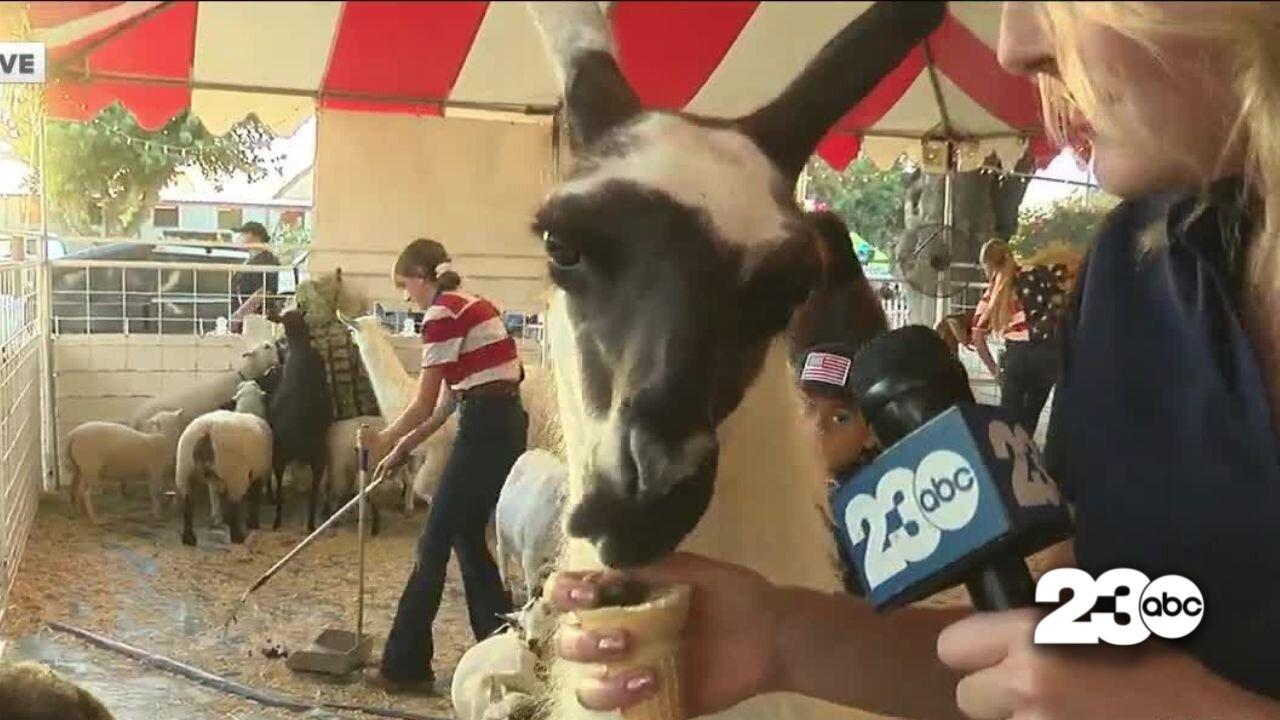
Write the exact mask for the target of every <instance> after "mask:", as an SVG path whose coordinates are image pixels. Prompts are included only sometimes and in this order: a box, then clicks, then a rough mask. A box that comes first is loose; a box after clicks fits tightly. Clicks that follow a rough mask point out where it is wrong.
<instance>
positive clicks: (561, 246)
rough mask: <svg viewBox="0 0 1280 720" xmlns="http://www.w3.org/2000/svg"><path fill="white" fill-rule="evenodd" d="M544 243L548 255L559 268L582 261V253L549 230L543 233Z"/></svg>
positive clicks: (571, 265)
mask: <svg viewBox="0 0 1280 720" xmlns="http://www.w3.org/2000/svg"><path fill="white" fill-rule="evenodd" d="M542 243H543V246H544V247H545V248H546V250H547V257H548V258H550V259H551V262H552V263H553V264H554V265H555V266H556V267H558V268H571V267H575V266H577V264H578V263H580V262H582V253H580V252H578V250H577V249H576V248H574V247H573V246H571V245H569V244H568V243H566V242H564V241H563V240H560V239H559V238H557V237H556V236H555V235H552V234H551V233H549V232H544V233H542Z"/></svg>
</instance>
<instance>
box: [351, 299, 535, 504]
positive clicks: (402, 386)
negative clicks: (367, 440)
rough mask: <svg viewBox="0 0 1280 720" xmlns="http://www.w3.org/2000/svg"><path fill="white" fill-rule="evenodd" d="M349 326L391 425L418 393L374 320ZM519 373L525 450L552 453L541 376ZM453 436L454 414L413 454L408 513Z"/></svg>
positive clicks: (444, 459)
mask: <svg viewBox="0 0 1280 720" xmlns="http://www.w3.org/2000/svg"><path fill="white" fill-rule="evenodd" d="M349 325H350V326H351V327H352V328H353V332H352V337H353V338H354V339H355V343H356V347H357V348H359V349H360V359H361V360H362V361H363V362H364V366H365V369H366V370H367V371H368V373H369V379H370V381H371V382H372V384H373V393H374V396H375V397H376V398H377V399H378V408H379V409H380V410H381V411H382V417H383V419H384V420H385V421H387V422H392V421H394V420H395V419H396V417H398V416H399V415H400V413H401V412H403V411H404V409H405V408H406V407H408V406H409V403H410V402H412V401H413V396H414V394H415V393H417V391H418V380H417V378H416V377H414V376H412V375H410V374H409V371H408V370H406V369H405V367H404V363H402V362H401V361H400V357H399V355H397V354H396V349H395V345H393V344H392V342H391V335H390V334H389V333H388V332H387V331H386V329H385V328H383V327H382V324H381V323H380V322H379V321H378V318H376V317H374V316H371V315H370V316H365V317H361V318H356V319H355V320H352V321H350V322H349ZM525 373H526V377H525V380H524V382H523V383H521V386H520V396H521V399H522V400H523V401H524V407H525V410H526V412H528V414H529V447H531V448H542V449H545V450H552V451H554V450H557V449H558V443H559V441H558V435H557V430H556V421H555V418H556V415H555V413H554V412H553V410H552V407H551V399H552V398H551V392H550V388H549V387H548V384H547V379H546V376H545V374H544V373H542V372H541V370H540V369H539V368H525ZM442 392H443V391H442ZM457 435H458V414H457V413H454V414H453V415H452V416H450V417H449V419H448V420H446V421H445V424H444V425H442V426H441V427H440V429H439V430H437V431H435V432H434V433H432V435H431V437H429V438H427V440H426V441H425V442H424V443H423V444H422V445H421V446H420V447H419V448H418V450H417V451H416V453H415V454H416V455H418V456H420V457H421V458H422V464H421V466H419V468H418V470H417V472H416V473H415V474H414V478H413V484H412V492H409V493H406V497H405V505H406V510H412V508H413V496H414V495H417V496H418V497H419V498H423V499H426V498H430V497H431V495H433V494H434V493H435V491H436V488H438V487H439V485H440V476H441V475H442V474H443V473H444V468H445V465H446V464H447V463H448V461H449V455H450V454H451V453H452V452H453V442H454V439H455V438H457Z"/></svg>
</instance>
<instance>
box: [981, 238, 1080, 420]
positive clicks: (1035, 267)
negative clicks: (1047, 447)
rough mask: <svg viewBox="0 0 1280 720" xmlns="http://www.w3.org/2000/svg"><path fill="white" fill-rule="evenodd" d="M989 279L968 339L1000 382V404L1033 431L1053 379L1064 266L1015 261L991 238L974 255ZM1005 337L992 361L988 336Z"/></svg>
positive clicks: (1063, 294) (1064, 285) (1065, 277)
mask: <svg viewBox="0 0 1280 720" xmlns="http://www.w3.org/2000/svg"><path fill="white" fill-rule="evenodd" d="M978 258H979V260H980V261H981V263H982V268H983V270H984V271H986V274H987V280H988V281H989V282H990V284H989V285H988V286H987V290H986V292H984V293H983V295H982V299H981V300H980V301H978V306H977V307H976V308H975V309H974V312H973V327H972V329H971V331H970V341H971V342H972V343H973V346H974V349H975V350H976V351H977V353H978V357H979V358H981V359H982V363H983V364H984V365H986V367H987V370H988V371H989V372H990V373H991V375H992V377H994V378H995V379H996V381H997V382H998V383H999V385H1000V405H1001V407H1003V408H1004V409H1005V411H1006V412H1008V413H1009V415H1010V417H1012V418H1013V419H1014V420H1016V421H1018V422H1019V423H1020V424H1021V425H1022V426H1023V427H1025V428H1026V429H1027V432H1028V433H1030V434H1032V435H1034V434H1035V429H1036V425H1037V424H1039V422H1040V413H1041V412H1042V411H1043V410H1044V404H1045V401H1046V400H1048V399H1049V392H1050V391H1051V390H1053V385H1054V383H1056V382H1057V379H1058V344H1057V342H1056V340H1057V335H1058V333H1057V330H1058V324H1059V322H1060V320H1061V317H1062V311H1063V309H1064V308H1065V306H1066V288H1067V280H1068V270H1067V267H1066V266H1065V265H1063V264H1055V265H1053V266H1047V265H1040V264H1035V263H1029V264H1028V265H1027V266H1025V267H1023V266H1019V264H1018V262H1017V260H1016V259H1015V258H1014V256H1013V251H1011V250H1010V249H1009V246H1008V245H1007V244H1005V243H1004V242H1003V241H1000V240H991V241H989V242H987V243H986V244H985V245H983V246H982V250H981V252H980V253H979V255H978ZM991 334H996V335H999V336H1001V337H1002V338H1003V339H1004V348H1005V349H1004V355H1003V357H1002V358H1001V362H1000V365H999V366H997V364H996V362H995V360H994V358H992V356H991V348H990V346H989V345H988V344H987V337H988V336H989V335H991Z"/></svg>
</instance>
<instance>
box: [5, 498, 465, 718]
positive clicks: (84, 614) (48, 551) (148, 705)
mask: <svg viewBox="0 0 1280 720" xmlns="http://www.w3.org/2000/svg"><path fill="white" fill-rule="evenodd" d="M202 495H203V493H197V497H199V498H200V499H201V500H202V502H200V503H198V504H197V511H196V527H197V531H198V536H199V540H200V545H199V546H198V547H195V548H190V547H186V546H184V545H182V544H181V543H180V542H179V527H180V521H179V519H178V515H179V514H178V512H177V510H176V509H173V508H170V509H169V510H167V511H166V518H165V519H164V520H153V519H152V518H151V516H150V511H149V503H148V501H147V499H146V490H145V487H141V486H137V485H134V486H131V487H130V495H129V497H127V498H123V499H122V498H121V497H120V488H119V486H118V485H115V486H112V487H107V488H102V489H100V490H99V491H98V492H97V493H96V494H95V509H96V510H97V513H98V515H99V518H100V519H101V520H102V524H101V525H100V526H98V527H94V526H93V525H90V524H89V523H88V522H87V521H86V520H84V519H82V518H79V517H76V516H74V515H73V511H72V509H71V505H70V502H69V501H68V500H67V498H66V496H65V495H57V496H46V497H44V498H43V499H42V502H41V505H40V510H39V514H38V516H37V520H36V524H35V529H34V531H33V533H32V536H31V539H30V541H29V544H28V546H27V550H26V553H25V556H24V558H23V561H22V567H21V569H20V571H19V575H18V579H17V582H16V584H15V586H14V588H13V592H12V593H11V595H10V598H9V607H8V610H7V612H6V615H5V620H4V625H3V626H2V627H0V639H3V640H0V642H4V641H5V640H7V648H6V650H5V653H4V654H5V659H11V658H20V659H35V660H41V659H42V658H43V659H45V660H46V661H51V662H50V664H51V665H52V666H53V667H54V668H55V669H56V670H60V671H62V672H64V673H68V674H69V675H70V676H71V677H72V679H73V680H76V681H83V684H84V685H85V686H86V687H87V688H89V689H90V690H91V691H93V692H95V694H99V691H101V693H102V694H101V695H100V696H101V699H102V700H103V702H104V703H105V704H107V705H108V706H109V707H111V708H112V710H113V711H116V712H117V713H118V714H117V718H119V720H133V719H134V718H137V719H139V720H141V719H143V718H145V719H146V720H156V719H157V718H167V717H193V718H195V717H199V718H203V717H210V718H223V717H225V718H242V719H245V720H248V719H249V718H262V719H264V720H267V719H274V718H285V717H289V718H296V717H299V715H297V714H294V713H291V712H289V711H286V710H271V709H268V708H264V707H262V706H260V705H257V704H255V703H251V702H248V701H240V700H235V699H234V698H231V697H229V696H226V695H222V694H220V693H216V692H215V691H212V690H209V691H205V690H204V689H203V688H201V687H199V686H197V685H194V684H193V683H190V682H188V681H186V680H184V679H181V678H175V677H174V676H171V675H167V674H163V673H158V672H152V671H150V670H147V669H146V668H144V667H143V666H142V665H140V664H137V663H134V662H132V661H129V660H121V659H120V656H116V655H114V654H112V653H109V652H106V651H101V650H97V649H94V648H91V647H90V646H89V645H87V644H85V643H83V642H82V641H80V640H77V639H74V638H71V637H70V636H68V635H65V634H62V633H57V632H55V631H53V630H51V629H49V628H47V627H46V626H45V623H46V622H48V621H52V620H61V621H63V622H65V623H68V624H71V625H76V626H79V627H82V628H85V629H88V630H92V631H94V632H97V633H99V634H103V635H107V636H109V637H112V638H114V639H117V640H120V641H123V642H126V643H129V644H131V645H134V646H135V647H138V648H141V649H143V650H146V651H148V652H152V653H156V654H160V655H164V656H167V657H170V658H173V659H175V660H179V661H181V662H184V663H187V664H190V665H193V666H195V667H197V668H200V669H202V670H206V671H208V672H212V673H216V674H218V675H222V676H224V677H226V678H228V679H231V680H234V681H236V682H240V683H243V684H246V685H249V686H251V687H254V688H257V689H262V690H270V691H275V692H277V693H280V694H283V695H286V696H290V697H293V698H302V699H304V700H315V701H325V702H340V703H356V704H363V705H372V706H380V707H395V708H396V709H400V710H407V711H411V712H415V713H420V714H423V715H429V716H436V717H450V716H451V715H452V710H451V707H450V704H449V701H448V698H447V696H446V697H440V698H412V699H405V698H402V697H395V698H393V697H390V696H387V695H386V694H385V693H382V692H381V691H378V690H374V689H370V688H367V687H366V686H365V685H364V684H363V683H361V682H358V681H355V682H345V683H344V682H336V681H333V680H330V679H328V678H325V677H323V676H311V675H298V674H295V673H293V672H292V671H290V670H289V669H287V668H286V667H285V661H284V659H283V658H272V657H267V656H266V654H264V653H265V652H266V651H267V650H268V649H269V648H272V647H273V646H278V645H283V646H284V648H286V649H288V650H290V651H293V650H297V649H301V648H304V647H305V646H307V645H309V644H310V642H311V641H312V640H313V639H314V637H315V635H316V634H317V633H319V631H320V630H321V629H322V628H324V627H326V626H334V627H340V628H352V629H354V623H355V615H356V610H355V601H356V587H357V584H356V577H357V572H356V558H357V542H356V531H355V527H354V519H353V520H352V521H351V522H350V523H347V522H346V521H345V520H344V524H343V526H342V527H340V528H338V529H336V530H332V531H330V532H328V533H326V535H325V536H324V537H322V538H320V539H319V540H317V541H316V542H315V543H314V544H312V545H311V546H310V547H308V548H307V549H305V550H304V551H303V552H302V553H301V554H300V555H299V556H298V557H297V558H296V559H295V560H294V561H293V562H292V563H291V564H290V565H289V566H287V567H286V568H285V569H284V570H282V571H281V572H280V573H279V574H277V575H276V576H275V577H274V578H273V579H272V580H271V581H270V582H268V583H267V584H266V585H265V586H264V587H262V588H261V589H260V590H258V591H257V592H256V593H255V594H254V595H253V596H252V598H251V599H250V601H249V602H248V603H247V604H246V605H245V607H244V608H243V609H242V610H241V611H240V612H239V614H238V620H237V622H236V623H234V624H232V625H231V626H230V627H229V628H228V629H227V630H226V631H225V632H224V622H225V620H226V619H227V617H228V614H229V611H230V610H231V608H232V607H233V606H234V605H235V603H236V601H237V600H238V599H239V597H240V595H241V593H243V592H244V590H245V589H247V588H248V587H249V586H250V585H251V584H252V583H253V581H254V580H256V579H257V577H258V576H259V575H260V574H261V573H262V572H264V571H265V570H266V569H267V568H268V567H270V566H271V565H272V564H273V563H274V562H276V561H277V560H278V559H279V558H280V557H282V556H283V555H284V554H285V553H286V552H288V551H289V550H290V549H291V548H292V547H293V546H294V545H295V544H296V543H297V542H298V541H300V540H302V539H303V538H304V537H305V536H306V532H305V522H304V521H303V517H304V515H303V513H304V512H305V500H304V498H302V497H290V498H289V502H288V504H287V505H286V517H285V523H284V526H283V527H282V528H281V530H280V531H279V532H273V531H271V530H266V531H261V532H256V533H253V534H251V535H250V538H249V541H248V543H246V545H244V546H240V547H236V546H229V545H226V544H225V543H223V542H218V539H219V538H218V537H217V535H219V534H220V535H222V537H223V538H225V531H224V532H222V533H214V532H211V531H210V530H208V528H209V515H208V510H207V507H206V503H207V495H205V496H203V497H201V496H202ZM383 506H384V509H383V513H382V519H383V526H382V532H381V534H380V535H379V536H378V537H376V538H372V539H370V541H369V542H368V543H367V545H366V558H365V563H366V575H365V578H366V581H365V582H366V595H365V631H366V633H372V635H373V637H374V643H375V644H374V652H373V657H374V658H375V659H376V658H377V657H379V656H380V655H381V648H382V643H383V641H384V640H385V637H386V632H387V629H388V628H389V626H390V623H391V618H392V615H393V613H394V611H395V606H396V602H397V601H398V599H399V596H400V591H401V590H402V588H403V585H404V582H405V580H406V578H407V577H408V573H409V571H410V568H411V567H412V562H413V559H412V558H413V549H414V542H415V540H416V538H417V533H418V531H419V529H420V527H421V524H422V522H423V521H424V519H425V516H426V511H425V508H423V507H419V508H418V511H417V512H416V513H415V514H414V516H413V517H406V516H404V515H403V514H402V512H401V511H400V510H399V509H397V508H394V507H391V506H390V502H389V501H385V502H384V503H383ZM263 514H264V518H266V517H269V515H270V514H269V513H268V512H265V511H264V513H263ZM201 528H204V530H203V531H201ZM472 642H473V638H472V635H471V629H470V624H469V622H468V620H467V617H466V606H465V603H464V600H463V595H462V583H461V578H460V577H459V575H458V570H457V567H456V564H455V563H451V564H450V568H449V582H448V583H447V584H446V586H445V593H444V599H443V603H442V606H441V609H440V614H439V617H438V619H437V621H436V626H435V643H436V655H435V670H436V674H437V675H438V676H439V677H441V678H444V679H445V680H446V681H447V679H448V678H449V676H450V675H451V673H452V670H453V668H454V667H455V666H456V665H457V662H458V659H459V658H460V657H461V655H462V653H463V652H464V651H465V650H466V649H467V648H468V647H470V645H471V644H472ZM60 665H61V667H60ZM130 666H133V667H132V672H130V670H129V668H130ZM112 672H115V673H116V675H115V677H116V678H120V677H129V676H133V677H134V680H131V681H129V682H128V683H119V682H111V681H110V680H111V678H112V677H113V676H112ZM139 678H141V680H139ZM353 679H354V678H353ZM95 681H100V684H98V685H95ZM138 682H141V683H142V686H140V687H133V686H131V685H130V684H129V683H134V684H136V683H138ZM148 682H151V683H152V684H153V685H154V683H156V682H158V683H161V685H164V686H168V685H172V686H174V687H175V688H182V692H176V691H175V693H155V692H152V693H151V694H152V695H156V696H165V697H166V699H167V700H176V701H179V704H180V706H181V707H183V708H186V709H187V710H185V711H184V712H182V713H180V714H173V715H168V714H163V713H161V714H157V713H156V707H155V706H154V702H141V701H140V702H137V703H135V702H133V701H131V700H130V698H131V697H135V696H136V697H137V698H145V697H146V695H147V693H145V692H143V690H145V689H146V688H147V687H148V685H147V683H148ZM116 685H118V686H120V687H118V688H116V687H113V686H116ZM444 687H445V688H447V684H446V685H445V686H444ZM153 689H154V688H153ZM135 706H136V707H135ZM206 706H207V708H206V711H205V712H202V713H200V714H196V713H195V712H194V709H195V708H197V707H206ZM316 717H348V715H340V714H336V713H334V714H317V715H316ZM350 717H362V716H358V715H350Z"/></svg>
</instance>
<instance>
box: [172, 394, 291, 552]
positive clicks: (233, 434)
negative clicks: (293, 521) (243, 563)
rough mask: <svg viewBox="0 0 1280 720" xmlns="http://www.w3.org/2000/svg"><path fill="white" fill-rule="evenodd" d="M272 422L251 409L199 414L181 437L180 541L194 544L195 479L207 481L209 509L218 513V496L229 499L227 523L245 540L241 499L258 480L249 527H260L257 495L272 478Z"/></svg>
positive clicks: (239, 539)
mask: <svg viewBox="0 0 1280 720" xmlns="http://www.w3.org/2000/svg"><path fill="white" fill-rule="evenodd" d="M271 443H272V436H271V427H270V426H269V425H267V421H266V420H263V419H262V418H260V417H256V416H254V415H251V414H249V413H242V412H233V411H230V410H214V411H213V412H209V413H205V414H204V415H201V416H200V417H198V418H196V419H195V420H193V421H192V422H191V424H190V425H188V426H187V428H186V430H183V432H182V437H181V438H180V439H179V440H178V473H177V491H178V498H179V499H181V500H182V502H183V505H182V543H183V544H184V545H195V544H196V536H195V532H194V531H193V530H192V528H191V520H192V517H191V516H192V512H193V510H192V504H193V503H192V490H193V488H192V483H193V482H194V481H195V480H196V479H197V478H199V479H203V480H204V481H205V482H206V483H208V485H209V504H210V509H211V510H212V512H213V513H214V516H215V517H217V516H218V515H220V514H221V513H220V512H219V504H220V503H219V500H220V499H225V500H226V501H227V515H228V517H227V528H228V530H230V533H231V541H232V542H234V543H241V542H244V527H243V526H242V524H241V517H240V502H241V501H242V500H243V499H244V498H245V496H246V495H248V493H249V490H250V488H252V487H253V486H254V485H255V483H256V484H257V485H258V489H257V490H256V491H255V492H254V495H253V500H252V501H251V502H250V507H249V513H248V514H249V522H248V525H249V528H250V529H256V528H257V527H258V510H259V504H258V502H257V500H260V498H261V486H262V484H263V483H266V482H267V480H268V478H270V477H271V470H272V465H271V450H272V447H271Z"/></svg>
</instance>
